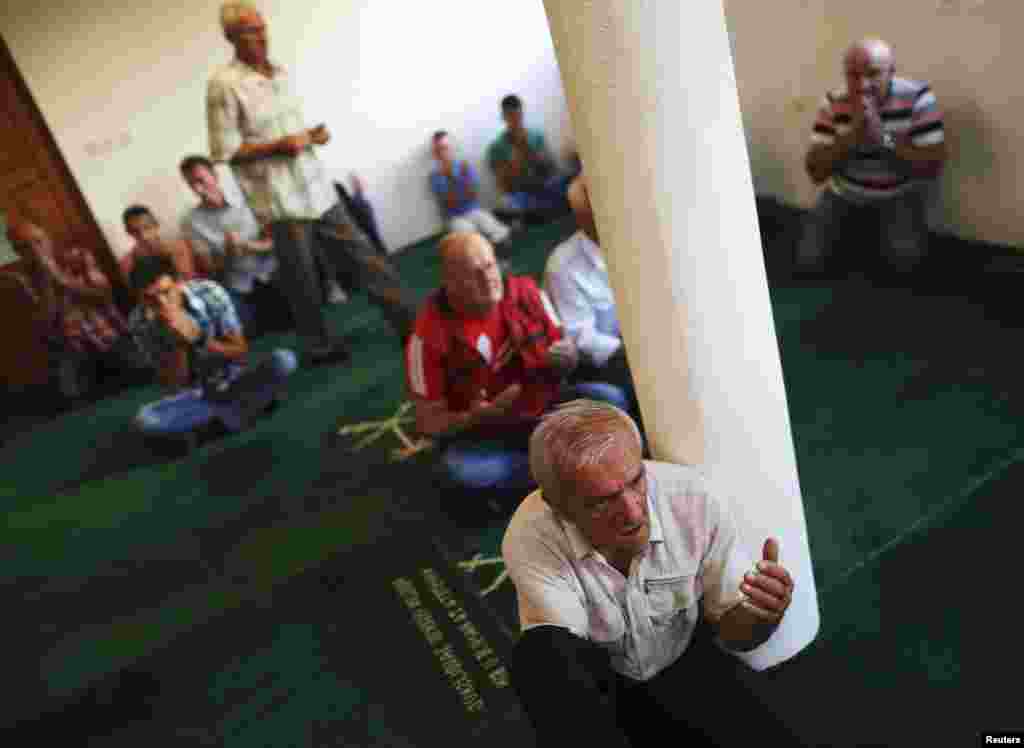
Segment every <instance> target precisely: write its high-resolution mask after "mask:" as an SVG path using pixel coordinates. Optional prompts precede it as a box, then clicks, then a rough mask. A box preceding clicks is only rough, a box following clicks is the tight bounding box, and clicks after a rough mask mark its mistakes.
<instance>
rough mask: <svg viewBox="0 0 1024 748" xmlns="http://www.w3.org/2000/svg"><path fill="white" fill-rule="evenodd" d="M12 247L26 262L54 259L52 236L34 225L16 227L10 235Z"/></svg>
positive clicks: (25, 224)
mask: <svg viewBox="0 0 1024 748" xmlns="http://www.w3.org/2000/svg"><path fill="white" fill-rule="evenodd" d="M8 238H9V239H10V240H11V246H12V247H13V248H14V251H15V252H17V253H18V256H19V257H21V258H22V259H24V260H34V259H37V258H52V257H53V242H52V241H51V240H50V235H49V234H47V233H46V232H45V231H43V229H42V228H40V227H39V226H36V225H35V224H34V223H23V224H20V225H18V226H15V227H13V228H12V229H11V231H10V232H9V234H8Z"/></svg>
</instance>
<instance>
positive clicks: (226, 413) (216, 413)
mask: <svg viewBox="0 0 1024 748" xmlns="http://www.w3.org/2000/svg"><path fill="white" fill-rule="evenodd" d="M297 366H298V361H297V359H296V357H295V354H294V353H292V352H291V351H289V350H287V349H284V348H278V349H276V350H275V351H274V352H273V353H271V354H270V356H268V357H267V358H266V359H264V360H262V361H260V362H258V363H256V364H253V365H250V366H249V367H247V368H246V369H244V370H243V371H242V373H241V374H239V376H238V378H237V379H236V380H235V381H236V382H238V381H239V380H241V379H242V378H246V379H247V381H248V382H249V383H251V385H252V386H251V388H249V392H248V394H249V396H248V397H247V398H246V402H245V403H244V404H243V403H242V402H233V401H227V402H214V401H212V400H210V399H208V398H207V396H206V393H205V392H204V390H203V388H202V387H193V388H191V389H188V390H184V391H183V392H179V393H177V394H175V395H171V396H170V397H165V398H164V399H163V400H157V401H156V402H154V403H150V404H149V405H145V406H143V407H142V408H141V409H140V410H139V413H138V415H137V416H136V417H135V425H136V427H137V428H138V429H139V430H140V431H141V432H142V433H143V434H145V435H147V436H172V435H178V434H187V433H188V432H190V431H194V430H196V429H198V428H200V427H202V426H205V425H207V424H208V423H211V422H212V421H214V420H215V419H216V420H219V421H220V422H221V423H222V424H224V426H225V427H226V428H227V429H228V430H229V431H238V430H240V429H241V428H242V427H243V426H244V425H245V423H246V421H247V416H248V415H250V414H252V413H257V412H259V411H261V410H263V409H264V408H266V407H267V406H268V405H270V403H271V402H273V401H274V399H275V398H276V397H277V396H278V395H279V394H280V393H281V391H282V390H283V389H284V384H285V382H286V380H287V379H288V377H289V376H290V375H291V373H292V372H293V371H295V369H296V367H297Z"/></svg>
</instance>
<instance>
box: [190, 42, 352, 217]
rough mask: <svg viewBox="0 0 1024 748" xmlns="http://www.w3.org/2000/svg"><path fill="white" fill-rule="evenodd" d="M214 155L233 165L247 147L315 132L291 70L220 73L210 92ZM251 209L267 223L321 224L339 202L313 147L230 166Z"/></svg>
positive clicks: (229, 68) (234, 66)
mask: <svg viewBox="0 0 1024 748" xmlns="http://www.w3.org/2000/svg"><path fill="white" fill-rule="evenodd" d="M206 119H207V126H208V128H209V137H210V155H211V157H212V158H213V160H214V161H217V162H220V163H229V162H230V161H231V159H232V157H233V156H234V155H235V153H236V152H237V151H238V149H239V148H240V147H241V146H242V144H243V143H267V142H270V141H273V140H278V139H279V138H283V137H284V136H286V135H293V134H295V133H297V132H301V131H302V130H305V129H308V128H310V127H311V126H312V125H313V124H315V123H312V124H311V123H308V122H306V121H305V119H304V117H303V114H302V102H301V101H300V100H299V98H298V96H297V95H296V92H295V89H294V82H293V80H292V78H291V76H289V74H288V71H287V70H285V69H284V68H283V67H281V66H277V65H275V66H274V76H273V77H272V78H268V77H266V76H265V75H263V74H262V73H260V72H258V71H257V70H255V69H254V68H252V67H249V66H248V65H246V64H245V63H243V62H241V61H240V60H237V59H236V60H234V61H232V62H231V63H230V64H228V65H226V66H224V67H223V68H221V69H220V70H218V71H217V72H216V73H215V74H214V75H213V77H212V78H211V79H210V82H209V85H208V87H207V93H206ZM231 168H232V171H233V172H234V175H235V178H236V179H237V180H238V184H239V186H240V187H241V188H242V191H243V192H244V193H245V196H246V199H247V201H248V203H249V207H250V208H252V211H253V213H255V214H256V216H257V218H259V219H260V220H261V221H263V222H267V221H278V220H286V219H316V218H319V217H320V216H322V215H323V214H324V213H325V212H327V210H329V209H330V208H331V207H332V206H333V205H334V204H335V203H337V202H338V196H337V193H336V192H335V191H334V187H333V185H332V184H331V181H330V179H329V178H328V176H327V174H326V172H325V170H324V167H323V165H322V164H321V162H320V160H319V159H318V158H317V156H316V154H315V153H314V152H313V147H312V146H310V147H309V148H307V149H306V150H305V151H303V152H302V153H301V154H299V155H298V156H296V157H295V158H290V157H288V156H272V157H270V158H265V159H260V160H255V161H247V162H245V163H237V164H231Z"/></svg>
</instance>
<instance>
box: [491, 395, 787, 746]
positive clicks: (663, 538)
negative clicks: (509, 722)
mask: <svg viewBox="0 0 1024 748" xmlns="http://www.w3.org/2000/svg"><path fill="white" fill-rule="evenodd" d="M529 460H530V469H531V472H532V473H533V477H534V479H535V480H536V481H537V484H538V485H539V487H540V488H539V489H538V490H537V491H535V492H534V493H532V494H530V495H529V496H528V497H527V498H526V499H525V500H524V501H523V503H522V504H520V506H519V508H518V509H517V510H516V513H515V515H514V516H513V517H512V520H511V522H510V523H509V526H508V529H507V531H506V533H505V537H504V540H503V543H502V555H503V556H504V559H505V564H506V567H507V569H508V573H509V576H510V577H511V579H512V581H513V583H514V584H515V587H516V593H517V598H518V607H519V616H520V624H521V628H522V634H521V637H520V639H519V641H518V642H517V644H516V651H515V654H514V658H513V661H512V675H513V683H514V685H515V688H516V690H517V692H518V694H519V696H520V699H521V701H522V703H523V706H524V708H525V711H526V713H527V715H528V716H529V717H530V719H531V721H532V722H533V724H534V727H535V728H536V730H537V734H538V737H539V738H540V743H539V744H541V745H548V744H549V741H551V742H552V743H553V741H554V740H556V739H560V738H563V737H564V730H565V729H567V728H566V726H567V725H571V726H572V727H571V729H572V732H573V735H574V737H575V738H576V739H577V740H576V741H575V742H579V743H580V744H582V745H602V746H605V745H607V746H612V745H615V746H620V745H621V746H625V745H629V742H628V739H630V738H632V737H633V736H634V735H637V734H643V733H647V734H649V735H652V736H653V735H658V736H663V735H664V736H669V735H671V736H672V741H671V742H673V743H676V744H680V745H692V744H694V743H691V742H688V741H689V740H693V739H694V737H695V736H696V737H697V738H698V739H700V738H702V737H708V736H710V737H712V738H714V739H716V740H722V741H723V742H721V743H720V744H721V745H755V744H757V745H761V744H764V745H771V744H772V742H773V740H771V738H774V737H780V739H781V740H782V744H783V745H792V736H791V735H789V733H788V731H787V730H786V728H785V727H784V726H783V725H781V724H779V723H778V721H777V720H776V719H774V718H773V717H772V716H770V715H769V714H768V713H767V711H766V710H763V708H761V707H760V705H759V704H757V703H756V702H754V700H753V699H751V697H750V694H749V693H747V692H746V691H745V690H744V688H743V687H741V686H740V684H739V682H738V681H736V679H735V667H736V661H735V659H734V658H730V657H729V656H728V655H727V654H725V652H723V649H724V650H725V651H730V650H731V651H734V652H740V651H749V650H752V649H754V648H756V647H758V646H760V645H761V644H763V643H764V642H765V641H767V640H768V638H769V637H770V636H771V635H772V633H773V632H774V631H775V629H776V627H777V626H778V624H779V623H780V621H781V620H782V618H783V615H784V614H785V611H786V609H787V608H788V606H789V604H790V601H791V599H792V594H793V580H792V578H791V577H790V575H789V573H788V572H787V571H786V569H785V568H784V567H782V566H781V565H780V564H779V563H778V553H779V547H778V542H777V541H776V540H775V539H774V538H769V539H768V540H767V541H766V542H765V544H764V549H763V558H762V559H761V560H760V561H759V562H758V563H757V565H756V566H754V565H753V564H752V563H751V562H752V559H750V558H749V557H748V556H747V554H745V553H744V551H743V549H742V547H741V545H740V542H739V537H738V535H737V530H736V527H735V525H734V524H733V522H732V520H731V518H730V514H729V511H728V507H727V505H726V504H725V503H724V501H723V499H722V498H721V497H720V496H718V495H717V494H716V492H715V490H714V488H713V487H712V485H711V484H710V483H709V482H708V480H707V479H706V478H705V477H704V476H702V475H701V474H700V473H699V472H698V471H697V470H695V469H694V468H691V467H684V466H680V465H672V464H668V463H664V462H655V461H646V460H644V459H643V458H642V443H641V439H640V433H639V429H638V428H637V426H636V424H635V422H633V420H632V419H631V418H630V417H629V416H628V415H626V414H625V413H624V412H622V411H621V410H618V409H617V408H615V407H614V406H611V405H608V404H606V403H598V402H595V401H589V400H577V401H573V402H571V403H568V404H566V405H564V406H562V407H561V408H559V409H557V410H555V411H553V412H552V413H550V414H549V415H547V416H546V417H545V418H544V419H543V420H542V421H541V423H540V425H538V426H537V428H536V429H535V430H534V432H533V434H532V435H531V438H530V453H529ZM581 731H582V733H583V734H581ZM587 738H593V740H594V741H596V742H591V741H590V740H588V739H587ZM641 744H646V743H641ZM697 744H700V743H697Z"/></svg>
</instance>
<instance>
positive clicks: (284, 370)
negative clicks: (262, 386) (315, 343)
mask: <svg viewBox="0 0 1024 748" xmlns="http://www.w3.org/2000/svg"><path fill="white" fill-rule="evenodd" d="M270 363H271V366H272V367H273V370H274V374H275V375H276V376H277V377H278V378H280V379H284V378H285V377H287V376H289V375H290V374H291V373H292V372H294V371H295V370H296V369H297V368H298V367H299V359H298V357H297V356H296V355H295V353H294V351H290V350H288V349H287V348H275V349H274V352H273V353H271V354H270Z"/></svg>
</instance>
